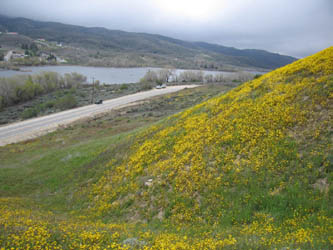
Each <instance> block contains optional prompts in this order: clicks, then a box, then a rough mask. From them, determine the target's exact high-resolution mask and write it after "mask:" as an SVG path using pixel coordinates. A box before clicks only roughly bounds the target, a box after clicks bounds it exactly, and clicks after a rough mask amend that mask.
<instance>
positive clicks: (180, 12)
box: [0, 0, 333, 57]
mask: <svg viewBox="0 0 333 250" xmlns="http://www.w3.org/2000/svg"><path fill="white" fill-rule="evenodd" d="M0 14H4V15H9V16H16V17H27V18H32V19H35V20H41V21H57V22H62V23H67V24H76V25H83V26H89V27H92V26H100V27H106V28H109V29H120V30H125V31H134V32H147V33H154V34H161V35H166V36H171V37H174V38H179V39H182V40H188V41H205V42H211V43H217V44H221V45H225V46H233V47H236V48H256V49H265V50H269V51H273V52H278V53H281V54H287V55H292V56H296V57H304V56H307V55H310V54H313V53H315V52H317V51H320V50H322V49H324V48H326V47H329V46H332V45H333V0H0Z"/></svg>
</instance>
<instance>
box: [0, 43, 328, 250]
mask: <svg viewBox="0 0 333 250" xmlns="http://www.w3.org/2000/svg"><path fill="white" fill-rule="evenodd" d="M168 102H169V101H168ZM168 102H167V103H168ZM332 124H333V47H330V48H328V49H325V50H323V51H321V52H319V53H317V54H315V55H313V56H310V57H307V58H305V59H302V60H298V61H296V62H294V63H292V64H290V65H287V66H285V67H282V68H279V69H277V70H275V71H272V72H270V73H267V74H265V75H263V76H261V77H259V78H257V79H255V80H252V81H250V82H247V83H244V84H242V85H240V86H238V87H236V88H234V89H232V90H230V91H228V92H227V93H221V94H219V95H218V96H216V97H213V98H211V99H209V100H206V101H204V102H202V103H200V104H198V105H195V106H194V107H192V108H189V109H186V110H184V111H182V112H180V113H177V114H174V115H172V116H169V117H167V118H164V119H162V120H161V121H159V122H157V123H155V124H153V125H152V126H148V127H143V128H141V129H139V130H133V131H131V132H130V133H126V134H120V135H119V136H117V137H112V139H108V137H107V136H108V134H112V130H105V131H104V132H103V133H104V134H103V139H99V140H95V141H94V140H93V139H92V141H91V142H90V143H89V144H83V143H82V142H81V143H79V142H80V139H77V143H78V144H77V146H75V144H73V142H70V143H69V142H67V143H69V144H70V145H71V146H70V147H69V146H67V144H66V138H68V135H67V136H65V135H64V136H62V137H59V138H57V139H59V140H62V141H63V142H64V143H63V144H59V146H57V147H59V148H61V150H62V151H59V152H58V153H57V154H54V153H55V152H56V151H54V152H53V153H52V152H48V153H47V152H43V154H45V156H38V157H40V158H38V157H37V156H34V157H36V158H38V159H37V160H36V161H35V162H34V161H33V160H31V161H30V163H29V164H30V165H29V169H31V170H30V171H32V172H33V169H34V166H35V165H36V164H38V165H41V166H43V165H45V167H43V168H42V169H44V171H42V170H40V171H41V172H42V173H44V172H45V171H46V170H48V171H52V172H58V171H57V170H56V169H53V168H59V169H63V171H64V173H62V174H59V175H60V176H63V177H62V178H58V179H55V178H52V177H51V176H50V175H45V178H46V179H44V178H39V179H38V180H36V179H33V180H32V181H29V180H27V179H25V177H24V176H19V177H17V176H16V175H14V171H12V170H10V169H9V167H10V168H16V167H18V165H19V164H20V162H19V158H20V157H16V158H15V160H9V156H10V154H11V152H16V153H18V152H20V153H21V154H27V155H29V154H32V153H33V152H34V151H35V150H37V148H35V147H36V146H37V145H48V143H50V142H49V141H50V140H52V136H50V137H48V139H45V140H44V141H43V143H42V142H38V141H35V142H34V141H32V142H27V144H26V145H24V144H22V145H17V146H15V145H13V146H8V147H6V148H3V149H2V151H3V159H5V160H4V162H6V164H7V167H6V168H5V170H6V171H4V172H6V173H10V172H12V173H13V176H12V177H11V176H10V174H8V175H7V178H6V181H5V183H10V182H12V183H17V184H16V185H17V186H16V187H15V188H16V189H17V190H20V187H19V183H20V182H22V183H24V187H25V188H24V189H23V188H22V190H21V192H22V195H23V196H24V192H28V191H29V192H30V193H32V195H30V197H29V196H28V197H27V198H26V199H29V200H25V199H22V198H16V197H17V196H19V195H15V188H14V187H11V186H7V187H6V186H4V184H1V183H0V188H1V190H2V193H6V194H7V196H6V198H2V200H1V204H2V205H1V208H0V209H1V213H0V214H1V215H0V225H1V226H2V227H4V228H6V230H7V231H6V233H5V234H0V245H1V244H2V245H1V246H7V245H5V244H9V245H8V246H22V245H24V244H31V245H36V244H37V243H36V242H37V241H38V242H39V243H38V244H39V245H40V246H42V247H44V248H45V246H50V248H52V249H61V248H64V249H70V248H71V247H72V248H78V247H81V248H83V249H92V248H95V249H100V248H106V249H128V248H130V246H129V245H131V246H132V249H139V248H142V249H297V248H300V249H330V247H331V246H332V243H333V242H332V240H333V235H332V228H333V219H332V212H333V211H332V207H333V204H332V199H331V197H332V192H333V189H332V178H333V175H332V169H333V157H332V156H333V133H332V129H333V128H332ZM82 126H83V125H82ZM88 126H89V125H88ZM77 129H79V128H77ZM81 129H84V126H83V127H81ZM75 131H76V129H74V128H72V131H68V133H69V134H73V133H75ZM81 131H84V130H81ZM86 131H89V130H88V128H87V130H86ZM107 131H109V132H107ZM81 134H82V136H88V133H84V132H81ZM78 138H79V137H78ZM53 139H54V140H55V139H56V138H53ZM81 141H82V140H81ZM39 143H40V144H39ZM64 147H68V148H67V149H66V148H64ZM29 148H31V149H29ZM53 150H55V149H53ZM58 150H60V149H58ZM83 152H85V153H84V155H82V153H83ZM67 153H70V156H69V155H68V156H66V154H67ZM47 164H51V165H50V166H52V168H49V167H47V166H46V165H47ZM57 165H59V167H56V166H57ZM63 165H66V168H65V167H62V166H63ZM27 167H28V166H27ZM46 172H47V171H46ZM15 173H16V172H15ZM29 173H30V172H29ZM14 176H15V177H14ZM42 176H43V175H42ZM32 178H33V177H32ZM48 178H50V179H48ZM71 178H72V179H71ZM11 180H12V181H11ZM13 180H15V181H13ZM65 182H67V183H66V185H65V184H63V183H65ZM43 183H47V184H48V185H44V184H43ZM7 185H8V184H7ZM6 190H7V191H6ZM16 192H17V191H16ZM31 201H36V204H40V205H41V207H40V208H38V207H37V205H36V204H35V205H32V204H31ZM50 210H52V211H54V213H51V212H48V211H50ZM14 215H15V216H14ZM55 222H56V223H55ZM29 235H30V236H31V235H33V236H31V237H29ZM17 242H18V243H17ZM16 244H17V245H16ZM20 244H21V245H20ZM126 244H127V245H128V247H126V246H125V245H126ZM57 247H58V248H57Z"/></svg>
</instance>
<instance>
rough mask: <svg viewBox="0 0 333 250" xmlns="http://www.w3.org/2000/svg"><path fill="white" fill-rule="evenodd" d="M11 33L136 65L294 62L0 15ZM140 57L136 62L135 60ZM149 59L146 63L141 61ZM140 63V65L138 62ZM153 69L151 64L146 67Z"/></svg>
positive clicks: (218, 47) (215, 66) (2, 26)
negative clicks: (123, 57)
mask: <svg viewBox="0 0 333 250" xmlns="http://www.w3.org/2000/svg"><path fill="white" fill-rule="evenodd" d="M1 30H2V31H5V30H8V31H12V32H18V33H19V34H22V35H25V36H28V37H31V38H34V39H37V38H44V39H46V40H50V41H57V42H62V43H65V44H70V45H72V46H76V47H82V48H85V49H88V50H96V51H99V50H102V51H104V52H105V51H106V52H110V53H111V52H112V53H118V54H119V53H120V54H126V55H130V56H131V57H132V58H133V60H138V64H140V63H141V64H144V63H146V64H155V63H156V62H161V63H162V64H170V65H172V66H175V67H186V66H187V65H188V67H195V68H207V69H221V68H223V66H225V65H234V66H241V67H256V68H265V69H274V68H277V67H281V66H284V65H286V64H289V63H291V62H293V61H295V60H296V58H293V57H290V56H284V55H280V54H275V53H270V52H267V51H263V50H250V49H245V50H240V49H236V48H231V47H225V46H221V45H216V44H209V43H204V42H187V41H182V40H178V39H173V38H170V37H165V36H161V35H153V34H146V33H134V32H124V31H120V30H108V29H106V28H87V27H82V26H75V25H67V24H62V23H55V22H40V21H33V20H30V19H26V18H9V17H6V16H0V31H1ZM137 56H140V57H141V58H140V60H139V59H137V58H136V57H137ZM144 57H149V58H150V60H147V59H144ZM141 61H142V62H141ZM182 64H183V65H182ZM150 66H155V65H150Z"/></svg>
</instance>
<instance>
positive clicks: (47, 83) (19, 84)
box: [0, 72, 87, 110]
mask: <svg viewBox="0 0 333 250" xmlns="http://www.w3.org/2000/svg"><path fill="white" fill-rule="evenodd" d="M86 80H87V78H86V77H85V76H83V75H80V74H78V73H67V74H65V75H64V76H62V75H60V74H58V73H55V72H43V73H40V74H36V75H29V76H26V75H18V76H13V77H8V78H0V110H1V109H3V108H5V107H8V106H12V105H15V104H18V103H22V102H26V101H29V100H31V99H33V98H35V97H37V96H39V95H43V94H46V93H50V92H53V91H55V90H58V89H71V88H77V87H78V86H79V85H80V84H82V83H85V82H86Z"/></svg>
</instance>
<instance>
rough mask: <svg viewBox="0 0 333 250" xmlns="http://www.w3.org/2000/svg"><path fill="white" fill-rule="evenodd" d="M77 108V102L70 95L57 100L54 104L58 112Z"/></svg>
mask: <svg viewBox="0 0 333 250" xmlns="http://www.w3.org/2000/svg"><path fill="white" fill-rule="evenodd" d="M76 106H77V100H76V99H75V97H74V96H73V95H71V94H67V95H65V96H64V97H61V98H60V99H58V100H57V101H56V103H55V107H56V108H58V109H60V110H66V109H71V108H75V107H76Z"/></svg>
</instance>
